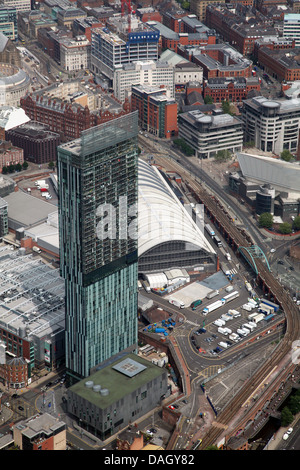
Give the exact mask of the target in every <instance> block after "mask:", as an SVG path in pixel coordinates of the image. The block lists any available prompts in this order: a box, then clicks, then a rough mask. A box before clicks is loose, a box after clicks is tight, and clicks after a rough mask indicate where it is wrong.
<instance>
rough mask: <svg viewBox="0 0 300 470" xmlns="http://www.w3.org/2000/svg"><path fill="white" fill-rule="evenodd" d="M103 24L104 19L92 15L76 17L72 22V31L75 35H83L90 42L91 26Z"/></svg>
mask: <svg viewBox="0 0 300 470" xmlns="http://www.w3.org/2000/svg"><path fill="white" fill-rule="evenodd" d="M104 25H105V22H104V21H101V20H99V19H98V18H95V17H94V16H88V17H87V18H76V19H75V20H74V22H73V33H74V35H75V36H82V35H84V36H85V37H86V38H87V39H88V40H89V41H90V42H91V40H92V33H91V30H92V28H100V27H101V26H104Z"/></svg>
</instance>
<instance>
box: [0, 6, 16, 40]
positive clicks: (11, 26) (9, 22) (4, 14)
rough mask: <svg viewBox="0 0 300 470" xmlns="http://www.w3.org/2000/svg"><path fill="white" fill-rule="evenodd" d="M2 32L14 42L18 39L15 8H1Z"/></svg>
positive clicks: (0, 24) (0, 22) (0, 23)
mask: <svg viewBox="0 0 300 470" xmlns="http://www.w3.org/2000/svg"><path fill="white" fill-rule="evenodd" d="M0 32H1V33H3V34H4V35H5V36H6V37H7V38H9V39H11V40H12V41H14V40H15V39H17V38H18V22H17V10H16V8H15V7H7V6H0Z"/></svg>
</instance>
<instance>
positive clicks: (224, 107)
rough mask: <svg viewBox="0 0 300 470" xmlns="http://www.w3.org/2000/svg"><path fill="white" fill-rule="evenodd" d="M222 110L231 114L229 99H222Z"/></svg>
mask: <svg viewBox="0 0 300 470" xmlns="http://www.w3.org/2000/svg"><path fill="white" fill-rule="evenodd" d="M222 111H223V113H225V114H229V112H230V101H228V100H223V101H222Z"/></svg>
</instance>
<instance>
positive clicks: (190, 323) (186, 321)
mask: <svg viewBox="0 0 300 470" xmlns="http://www.w3.org/2000/svg"><path fill="white" fill-rule="evenodd" d="M184 323H185V324H186V323H188V324H189V325H193V326H199V325H198V323H194V322H193V321H191V320H185V322H184Z"/></svg>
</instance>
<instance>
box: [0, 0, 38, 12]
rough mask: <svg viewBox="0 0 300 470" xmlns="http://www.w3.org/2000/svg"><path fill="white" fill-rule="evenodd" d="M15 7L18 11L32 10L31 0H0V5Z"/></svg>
mask: <svg viewBox="0 0 300 470" xmlns="http://www.w3.org/2000/svg"><path fill="white" fill-rule="evenodd" d="M2 5H4V6H6V7H13V8H15V9H16V11H17V12H21V11H30V10H31V0H0V6H2Z"/></svg>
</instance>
